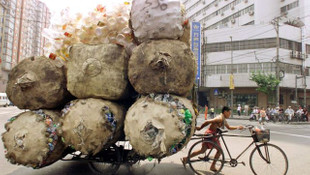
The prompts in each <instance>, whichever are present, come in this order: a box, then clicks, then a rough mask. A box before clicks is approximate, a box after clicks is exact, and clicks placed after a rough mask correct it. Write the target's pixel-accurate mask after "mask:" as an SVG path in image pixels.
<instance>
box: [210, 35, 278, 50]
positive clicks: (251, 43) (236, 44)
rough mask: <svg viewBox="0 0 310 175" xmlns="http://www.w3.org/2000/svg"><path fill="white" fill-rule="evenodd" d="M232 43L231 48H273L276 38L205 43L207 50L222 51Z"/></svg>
mask: <svg viewBox="0 0 310 175" xmlns="http://www.w3.org/2000/svg"><path fill="white" fill-rule="evenodd" d="M231 44H232V48H233V50H248V49H261V48H275V47H276V45H277V44H276V38H266V39H258V40H243V41H233V42H232V43H231V42H223V43H211V44H206V51H207V52H222V51H228V49H230V45H231Z"/></svg>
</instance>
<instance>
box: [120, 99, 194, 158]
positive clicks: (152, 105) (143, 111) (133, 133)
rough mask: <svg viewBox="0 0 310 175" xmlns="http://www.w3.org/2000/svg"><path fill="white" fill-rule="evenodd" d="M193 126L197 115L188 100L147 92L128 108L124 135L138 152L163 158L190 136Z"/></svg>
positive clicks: (183, 143) (172, 152) (181, 146)
mask: <svg viewBox="0 0 310 175" xmlns="http://www.w3.org/2000/svg"><path fill="white" fill-rule="evenodd" d="M195 125H196V116H195V113H194V110H193V107H192V104H191V102H190V101H189V100H187V99H186V98H182V97H178V96H171V95H168V94H165V95H162V94H158V95H154V94H150V95H149V96H146V97H142V98H140V99H139V100H137V101H136V103H135V104H133V105H132V106H131V107H130V109H129V110H128V112H127V114H126V118H125V135H126V139H128V140H129V141H130V144H131V145H132V147H133V149H134V150H135V151H136V152H137V153H138V154H139V155H141V156H145V157H148V156H152V157H155V158H162V157H165V156H169V155H172V154H174V153H176V152H178V151H179V150H181V149H182V148H183V147H184V146H185V145H186V144H187V143H188V141H189V140H190V138H191V136H192V135H193V133H194V129H195Z"/></svg>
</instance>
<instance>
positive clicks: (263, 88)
mask: <svg viewBox="0 0 310 175" xmlns="http://www.w3.org/2000/svg"><path fill="white" fill-rule="evenodd" d="M250 80H251V81H254V82H255V83H256V84H257V86H258V87H257V88H256V90H257V91H259V92H262V93H264V94H266V95H267V96H268V102H269V103H270V102H272V104H274V103H275V101H274V97H275V93H274V92H275V90H276V87H277V85H279V84H280V80H279V79H277V78H276V76H275V75H273V74H268V73H264V72H252V73H251V75H250Z"/></svg>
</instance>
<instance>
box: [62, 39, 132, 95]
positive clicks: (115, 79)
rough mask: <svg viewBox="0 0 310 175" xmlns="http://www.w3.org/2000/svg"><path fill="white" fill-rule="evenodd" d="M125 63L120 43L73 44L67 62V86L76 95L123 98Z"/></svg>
mask: <svg viewBox="0 0 310 175" xmlns="http://www.w3.org/2000/svg"><path fill="white" fill-rule="evenodd" d="M127 66H128V56H127V54H126V52H125V49H124V48H123V47H121V46H118V45H116V44H100V45H86V44H76V45H74V46H73V47H72V48H71V51H70V59H69V61H68V62H67V67H68V72H67V79H68V82H67V88H68V90H69V91H70V92H71V94H72V95H74V96H75V97H77V98H103V99H107V100H118V99H122V98H126V97H127V95H128V91H127V87H128V78H127Z"/></svg>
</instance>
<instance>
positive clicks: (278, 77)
mask: <svg viewBox="0 0 310 175" xmlns="http://www.w3.org/2000/svg"><path fill="white" fill-rule="evenodd" d="M279 19H280V17H276V18H275V19H273V20H272V22H271V23H272V24H273V25H274V27H275V30H276V33H277V39H276V40H277V41H276V42H277V53H276V78H277V80H280V59H279V48H280V37H279ZM279 102H280V84H278V85H277V87H276V106H280V103H279Z"/></svg>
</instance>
